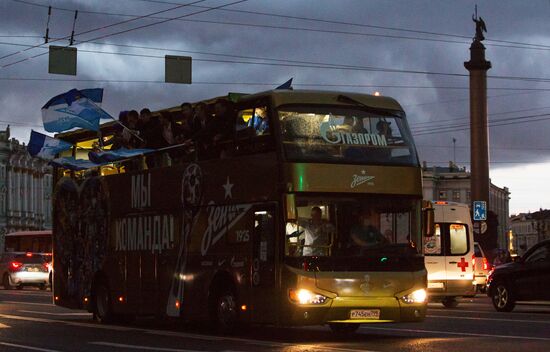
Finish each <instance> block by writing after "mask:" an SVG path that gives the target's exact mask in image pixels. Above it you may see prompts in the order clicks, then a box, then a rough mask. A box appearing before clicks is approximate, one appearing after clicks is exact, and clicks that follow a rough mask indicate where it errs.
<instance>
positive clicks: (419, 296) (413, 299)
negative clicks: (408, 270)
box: [401, 288, 428, 304]
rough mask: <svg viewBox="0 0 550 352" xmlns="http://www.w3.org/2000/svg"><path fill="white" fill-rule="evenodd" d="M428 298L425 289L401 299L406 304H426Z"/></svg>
mask: <svg viewBox="0 0 550 352" xmlns="http://www.w3.org/2000/svg"><path fill="white" fill-rule="evenodd" d="M427 297H428V294H427V293H426V290H424V289H423V288H422V289H420V290H416V291H414V292H413V293H409V294H408V295H406V296H403V298H401V299H402V300H403V302H405V303H409V304H410V303H424V302H426V298H427Z"/></svg>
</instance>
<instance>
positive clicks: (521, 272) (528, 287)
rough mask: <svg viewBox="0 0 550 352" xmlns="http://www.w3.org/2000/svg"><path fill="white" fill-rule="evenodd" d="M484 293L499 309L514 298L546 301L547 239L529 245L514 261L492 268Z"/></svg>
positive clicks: (549, 276)
mask: <svg viewBox="0 0 550 352" xmlns="http://www.w3.org/2000/svg"><path fill="white" fill-rule="evenodd" d="M487 295H488V296H489V297H491V299H492V301H493V306H494V307H495V309H496V310H497V311H499V312H510V311H511V310H512V309H514V307H515V305H516V302H517V301H532V300H550V240H545V241H542V242H540V243H537V244H536V245H534V246H533V247H531V248H530V249H529V250H528V251H527V252H526V253H525V255H524V256H522V257H518V259H517V260H516V261H515V262H511V263H506V264H502V265H499V266H497V267H495V268H494V269H493V270H492V271H491V272H490V273H489V277H488V279H487Z"/></svg>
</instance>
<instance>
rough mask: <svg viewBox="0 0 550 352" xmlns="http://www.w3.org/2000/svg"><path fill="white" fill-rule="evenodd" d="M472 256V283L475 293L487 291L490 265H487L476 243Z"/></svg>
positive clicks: (481, 249) (483, 254) (487, 262)
mask: <svg viewBox="0 0 550 352" xmlns="http://www.w3.org/2000/svg"><path fill="white" fill-rule="evenodd" d="M474 255H475V257H474V259H473V261H472V262H473V265H474V282H475V285H476V291H479V292H485V291H486V289H487V276H488V275H489V271H490V270H491V264H489V261H488V260H487V257H486V256H485V253H484V252H483V248H481V246H480V245H479V243H477V242H475V243H474Z"/></svg>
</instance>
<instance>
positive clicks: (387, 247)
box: [285, 195, 421, 260]
mask: <svg viewBox="0 0 550 352" xmlns="http://www.w3.org/2000/svg"><path fill="white" fill-rule="evenodd" d="M296 201H297V203H296V204H297V211H298V220H297V221H295V222H294V221H293V222H288V223H287V224H286V247H285V250H286V253H285V254H286V256H287V258H289V257H302V258H303V257H332V258H343V259H345V260H349V259H351V258H366V259H367V260H369V259H368V258H372V257H376V256H379V255H396V256H403V255H405V256H407V255H411V254H412V255H415V254H417V253H418V252H419V249H418V248H419V244H420V243H421V242H420V241H421V238H420V230H419V229H420V206H421V205H420V202H419V200H416V199H411V198H407V197H396V196H392V197H378V196H365V195H362V196H353V197H341V198H332V199H331V198H329V197H325V196H323V197H306V196H298V197H296Z"/></svg>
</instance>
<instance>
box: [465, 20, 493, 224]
mask: <svg viewBox="0 0 550 352" xmlns="http://www.w3.org/2000/svg"><path fill="white" fill-rule="evenodd" d="M473 20H474V22H475V23H476V36H475V37H474V39H473V42H472V45H471V46H470V61H467V62H465V63H464V67H465V68H466V69H467V70H468V71H469V73H470V167H471V176H470V194H471V200H472V201H485V202H486V203H485V204H486V205H487V208H486V209H487V210H488V209H489V134H488V127H487V71H488V70H489V69H490V68H491V62H490V61H487V60H485V47H484V46H483V44H482V43H481V41H482V40H484V39H485V38H484V36H483V32H484V31H486V28H485V23H484V22H483V20H482V19H481V18H479V19H478V18H477V14H476V18H475V19H474V18H473ZM478 225H479V224H478ZM478 228H479V227H478Z"/></svg>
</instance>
